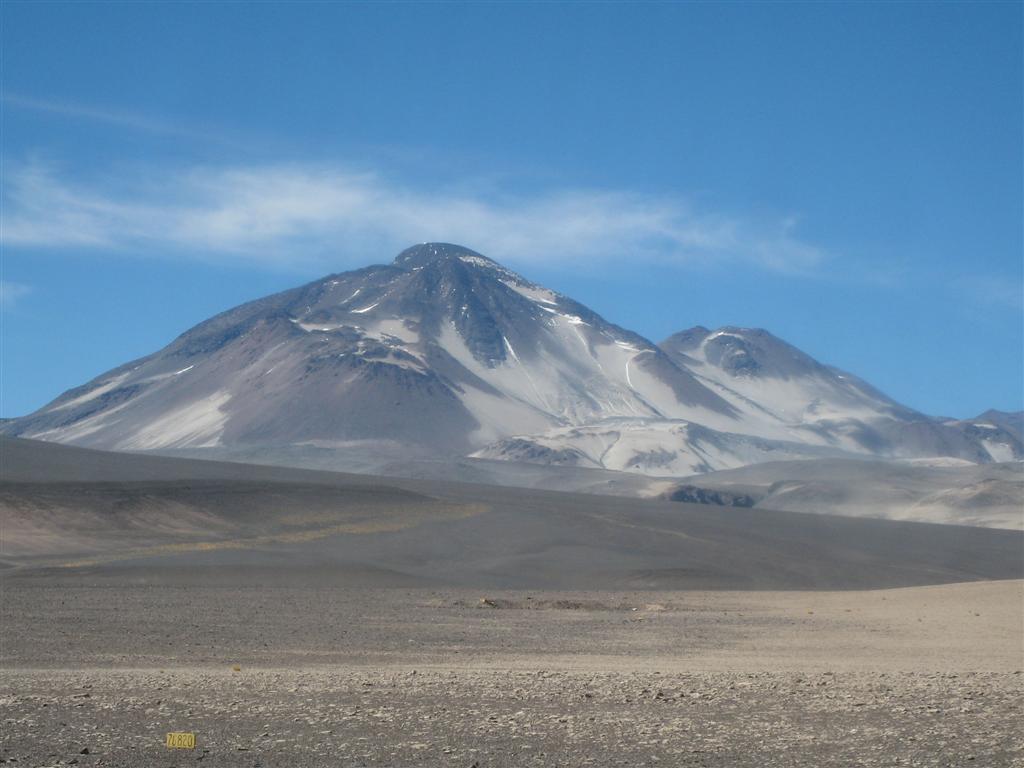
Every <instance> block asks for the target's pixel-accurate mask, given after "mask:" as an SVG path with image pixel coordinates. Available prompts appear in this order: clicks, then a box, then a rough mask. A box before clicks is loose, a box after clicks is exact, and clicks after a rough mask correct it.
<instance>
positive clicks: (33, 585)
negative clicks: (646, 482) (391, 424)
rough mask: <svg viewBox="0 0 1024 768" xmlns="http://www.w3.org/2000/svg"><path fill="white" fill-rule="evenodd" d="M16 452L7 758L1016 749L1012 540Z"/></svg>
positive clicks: (987, 754) (2, 713) (8, 516)
mask: <svg viewBox="0 0 1024 768" xmlns="http://www.w3.org/2000/svg"><path fill="white" fill-rule="evenodd" d="M3 449H4V456H5V464H4V484H3V489H2V491H3V511H4V512H3V514H4V517H3V525H4V536H3V541H4V563H5V565H6V568H5V570H4V571H3V578H2V583H3V590H2V616H0V618H2V634H0V640H2V644H3V648H2V663H3V679H4V681H5V685H4V690H3V692H2V697H0V717H2V722H3V735H2V745H0V758H2V759H3V760H4V761H5V762H10V763H11V764H12V765H32V766H49V765H82V766H85V765H104V766H141V765H145V766H150V765H155V766H156V765H165V766H180V765H186V764H191V763H193V762H194V761H201V762H203V763H204V764H210V765H225V766H257V765H259V766H334V765H365V766H406V765H424V766H433V765H437V766H449V765H451V766H465V767H466V768H469V767H470V766H473V765H474V764H475V765H477V766H479V767H480V768H483V766H517V765H544V766H548V765H663V766H664V765H705V766H748V765H749V766H762V765H780V766H781V765H787V766H788V765H793V766H804V765H814V766H840V765H842V766H849V765H919V766H926V765H927V766H932V765H934V766H948V765H985V766H1014V765H1021V764H1022V761H1024V735H1022V730H1021V728H1020V722H1021V717H1022V714H1024V712H1022V703H1024V679H1022V674H1021V671H1022V668H1024V661H1022V650H1024V649H1022V639H1021V637H1022V636H1021V628H1022V622H1024V616H1022V604H1024V582H1022V581H1021V578H1022V573H1021V568H1022V564H1021V551H1022V546H1024V538H1022V534H1021V533H1020V532H1019V531H1009V530H993V529H980V528H977V529H976V528H959V527H955V526H939V525H925V524H920V523H899V522H891V521H880V520H865V519H849V518H839V517H828V516H822V515H799V514H795V513H774V512H770V511H766V510H743V509H728V508H715V507H707V506H699V505H689V504H673V503H669V502H658V501H636V500H630V499H622V498H612V497H600V496H585V495H580V494H558V493H551V492H540V491H527V490H522V489H498V488H491V487H487V486H472V485H460V484H454V483H447V484H446V483H436V482H429V481H412V480H393V481H392V480H383V479H380V478H368V477H358V476H348V475H331V474H328V473H317V472H303V471H298V470H285V469H273V468H267V467H259V468H256V467H247V466H244V465H232V464H215V463H209V462H188V461H182V460H168V459H162V458H157V457H145V456H112V455H110V454H104V453H101V452H88V451H78V450H76V449H70V448H63V447H60V446H47V445H41V444H38V443H32V442H30V441H5V444H4V446H3ZM80 475H81V476H80ZM83 476H87V477H89V478H91V479H89V480H85V479H83ZM167 509H174V510H175V515H174V516H173V518H174V519H175V520H177V521H178V523H176V525H175V527H173V528H166V529H162V528H159V527H154V526H153V520H154V519H156V518H157V517H160V516H161V515H160V513H161V511H162V510H164V511H165V510H167ZM163 517H164V518H165V519H166V518H168V516H167V515H163ZM171 731H188V732H192V733H195V735H196V742H197V744H196V749H195V750H194V751H193V750H168V749H167V748H166V747H165V746H164V737H165V735H166V733H167V732H171Z"/></svg>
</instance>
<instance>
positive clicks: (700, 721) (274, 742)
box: [0, 667, 1024, 768]
mask: <svg viewBox="0 0 1024 768" xmlns="http://www.w3.org/2000/svg"><path fill="white" fill-rule="evenodd" d="M5 680H6V682H7V683H8V685H7V690H8V691H10V693H8V694H6V695H4V696H2V697H0V722H2V723H3V728H2V732H3V741H2V746H0V758H2V759H3V760H4V761H5V762H8V763H12V764H15V765H56V764H72V760H69V759H68V757H66V755H67V756H69V752H70V753H71V754H74V753H76V752H78V750H77V749H75V750H69V749H67V748H63V749H62V748H61V745H68V744H73V743H75V742H76V741H77V743H78V744H81V743H82V741H84V740H88V741H89V743H90V744H92V745H94V746H92V747H90V748H87V749H83V750H81V752H78V754H80V755H88V756H89V757H88V758H82V759H81V760H79V762H78V763H77V764H99V762H100V761H101V760H102V764H103V765H105V766H108V767H109V768H117V767H118V766H126V767H127V766H137V765H171V764H177V765H181V761H180V757H179V758H178V760H177V761H176V760H175V759H174V758H173V757H171V756H169V754H168V752H167V750H166V748H165V747H164V744H163V737H164V734H165V733H166V732H167V731H169V730H192V731H194V732H195V733H196V735H197V740H198V742H199V743H200V744H201V746H202V751H200V752H199V754H197V755H190V756H189V757H188V759H189V760H192V759H201V760H203V761H204V765H216V766H247V767H251V766H254V765H256V764H262V765H280V764H284V762H283V761H286V762H287V764H288V765H290V766H296V768H302V767H303V766H320V765H326V764H328V762H327V761H332V762H331V763H330V764H346V765H347V764H353V765H367V766H385V765H431V766H432V765H439V766H440V765H445V766H448V765H453V766H458V765H465V766H471V765H474V764H476V765H478V766H485V765H486V766H522V765H537V766H550V765H588V766H639V765H647V766H655V765H662V766H668V765H671V766H711V767H713V766H723V768H724V766H736V767H737V768H744V767H745V766H750V767H751V768H753V767H754V766H775V765H779V766H782V765H786V766H791V765H815V766H821V767H822V768H825V767H826V766H849V765H857V766H881V765H885V766H893V765H900V766H916V767H917V768H926V767H927V766H948V765H959V764H964V763H966V762H968V761H970V762H973V763H975V764H978V765H985V766H992V767H993V768H1000V767H1001V766H1007V768H1009V766H1015V765H1020V764H1021V760H1024V733H1022V732H1021V729H1020V728H1019V723H1020V718H1021V715H1022V714H1024V713H1022V702H1024V696H1022V693H1024V689H1022V684H1021V678H1020V676H1018V675H1013V674H1009V673H963V674H939V673H926V674H923V673H916V674H912V673H888V674H886V673H863V672H860V673H831V672H819V673H814V674H807V673H803V674H797V673H789V674H776V673H749V674H745V673H739V672H719V673H701V674H677V673H664V672H662V673H659V672H657V671H652V672H635V671H633V672H627V671H623V672H607V671H565V670H561V671H553V670H545V669H533V670H515V671H512V670H502V669H493V670H485V671H481V670H464V669H458V668H449V669H443V670H432V671H427V672H424V671H422V670H419V671H417V672H416V673H413V672H412V671H409V670H405V669H400V668H389V667H383V668H376V669H372V670H371V669H353V668H337V667H327V668H323V669H319V670H305V671H271V670H260V671H250V672H249V673H248V674H247V675H246V676H245V677H244V678H240V677H239V676H237V675H231V674H230V673H229V672H224V671H221V670H215V671H195V670H166V671H162V672H159V671H155V670H154V671H128V670H126V671H99V672H97V671H95V670H90V671H81V672H65V671H31V672H19V671H10V670H8V671H6V672H5ZM84 685H91V686H92V689H91V690H92V696H91V697H90V698H89V699H77V698H74V696H73V695H68V693H67V692H68V691H70V690H75V689H79V690H80V689H81V688H82V687H83V686H84ZM93 758H95V760H93ZM84 760H87V761H88V763H85V762H83V761H84Z"/></svg>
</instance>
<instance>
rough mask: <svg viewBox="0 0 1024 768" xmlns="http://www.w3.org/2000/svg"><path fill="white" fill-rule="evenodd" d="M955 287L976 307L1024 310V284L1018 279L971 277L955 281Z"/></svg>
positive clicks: (989, 276)
mask: <svg viewBox="0 0 1024 768" xmlns="http://www.w3.org/2000/svg"><path fill="white" fill-rule="evenodd" d="M954 287H955V288H956V289H958V290H959V292H960V293H961V294H962V295H964V296H966V297H967V298H968V299H969V300H970V301H971V302H972V303H973V304H974V305H975V306H984V307H989V308H994V309H1012V310H1016V311H1018V312H1020V311H1021V310H1024V283H1022V282H1021V279H1020V275H1017V276H1016V277H996V276H993V275H971V276H969V277H963V278H960V279H959V280H956V281H955V285H954Z"/></svg>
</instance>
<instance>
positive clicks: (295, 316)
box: [2, 243, 1024, 476]
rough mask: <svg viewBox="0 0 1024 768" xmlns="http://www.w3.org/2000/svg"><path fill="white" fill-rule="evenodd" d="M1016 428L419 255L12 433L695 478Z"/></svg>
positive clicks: (128, 370)
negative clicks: (947, 412) (374, 451)
mask: <svg viewBox="0 0 1024 768" xmlns="http://www.w3.org/2000/svg"><path fill="white" fill-rule="evenodd" d="M997 421H999V420H998V419H997ZM1004 422H1005V425H1004ZM1011 422H1012V419H1010V420H1003V421H999V423H993V424H989V423H988V422H986V426H985V427H984V428H982V427H979V426H978V424H977V423H975V422H963V423H962V422H948V421H946V422H943V421H940V420H934V419H930V418H929V417H927V416H924V415H923V414H920V413H918V412H917V411H914V410H913V409H910V408H907V407H906V406H903V405H901V404H900V403H897V402H896V401H894V400H892V399H891V398H889V397H887V396H886V395H884V394H883V393H881V392H879V391H878V390H877V389H875V388H874V387H872V386H871V385H869V384H867V383H866V382H863V381H862V380H860V379H859V378H857V377H856V376H854V375H853V374H849V373H846V372H843V371H840V370H839V369H836V368H833V367H830V366H826V365H824V364H822V363H819V362H818V361H816V360H814V359H813V358H812V357H810V356H809V355H807V354H806V353H804V352H802V351H801V350H799V349H797V348H796V347H793V346H792V345H789V344H788V343H787V342H785V341H783V340H781V339H779V338H777V337H775V336H774V335H772V334H771V333H770V332H768V331H766V330H764V329H746V328H738V327H733V326H726V327H723V328H720V329H716V330H713V331H712V330H709V329H707V328H704V327H702V326H696V327H694V328H690V329H687V330H685V331H681V332H679V333H677V334H673V335H672V336H670V337H669V338H668V339H665V340H664V341H663V342H662V343H661V344H656V343H654V342H653V341H651V340H649V339H647V338H645V337H644V336H642V335H640V334H638V333H635V332H633V331H631V330H629V329H626V328H623V327H621V326H618V325H616V324H614V323H611V322H609V321H607V320H605V319H604V318H603V317H601V316H600V315H599V314H598V313H596V312H594V311H593V310H591V309H590V308H588V307H586V306H585V305H583V304H581V303H579V302H577V301H575V300H573V299H572V298H570V297H568V296H565V295H563V294H560V293H557V292H555V291H551V290H550V289H547V288H545V287H543V286H541V285H539V284H536V283H533V282H531V281H529V280H528V279H526V278H525V277H523V276H521V275H519V274H518V273H516V272H514V271H512V270H510V269H508V268H506V267H504V266H502V265H501V264H499V263H498V262H495V261H493V260H492V259H489V258H487V257H486V256H484V255H482V254H480V253H477V252H476V251H472V250H470V249H468V248H464V247H462V246H458V245H453V244H450V243H424V244H420V245H417V246H413V247H411V248H408V249H406V250H404V251H402V252H401V253H400V254H398V255H397V256H396V257H395V259H394V260H393V261H392V262H391V263H390V264H379V265H371V266H367V267H363V268H360V269H356V270H352V271H348V272H341V273H335V274H331V275H327V276H326V277H324V278H321V279H319V280H314V281H312V282H309V283H306V284H304V285H301V286H298V287H296V288H293V289H289V290H286V291H282V292H279V293H276V294H273V295H270V296H266V297H263V298H261V299H256V300H254V301H251V302H247V303H244V304H242V305H239V306H237V307H234V308H232V309H229V310H226V311H225V312H222V313H219V314H218V315H215V316H214V317H212V318H210V319H208V320H206V321H204V322H202V323H199V324H198V325H196V326H194V327H193V328H191V329H189V330H187V331H185V332H184V333H182V334H181V335H179V336H178V337H177V338H175V339H174V340H173V341H172V342H171V343H170V344H168V345H167V346H165V347H164V348H163V349H161V350H158V351H157V352H155V353H153V354H151V355H148V356H146V357H143V358H139V359H138V360H135V361H131V362H129V363H126V364H124V365H122V366H119V367H117V368H114V369H112V370H111V371H109V372H107V373H105V374H102V375H101V376H99V377H96V378H95V379H93V380H92V381H90V382H88V383H86V384H84V385H82V386H80V387H76V388H73V389H71V390H68V391H67V392H65V393H64V394H62V395H61V396H60V397H58V398H56V399H55V400H54V401H53V402H51V403H49V404H48V405H46V406H44V407H43V408H41V409H39V410H38V411H36V412H35V413H33V414H30V415H28V416H26V417H22V418H20V419H15V420H12V421H11V422H8V423H6V424H4V425H3V427H2V429H3V431H4V432H5V433H7V434H11V435H17V436H23V437H30V438H35V439H42V440H52V441H56V442H66V443H72V444H76V445H82V446H86V447H95V448H103V449H112V450H134V451H138V450H169V449H213V448H217V447H223V446H254V447H255V446H264V447H265V446H270V445H280V446H285V445H302V444H309V445H320V446H334V447H337V448H338V449H339V450H359V449H360V446H364V447H365V446H371V445H373V444H381V443H386V444H388V445H392V446H397V447H398V449H400V450H404V451H406V452H407V453H408V454H409V455H410V456H414V455H415V456H428V455H433V456H449V457H460V456H467V455H469V456H475V457H482V458H494V459H505V460H509V459H511V460H515V461H528V462H535V463H566V464H576V465H578V466H593V467H601V468H607V469H626V470H629V471H635V472H642V473H646V474H655V475H659V474H666V475H678V476H685V475H690V474H693V473H694V472H705V471H712V470H716V469H723V468H731V467H736V466H743V465H745V464H750V463H757V462H759V461H765V460H769V459H791V458H812V457H819V456H833V457H842V456H849V455H870V456H875V457H899V458H916V457H930V456H951V457H954V458H959V459H966V460H969V461H974V462H988V461H993V460H1015V459H1018V458H1020V457H1021V456H1022V455H1024V448H1022V446H1021V439H1020V436H1019V435H1015V434H1014V433H1013V431H1012V423H1011ZM1007 425H1008V426H1007Z"/></svg>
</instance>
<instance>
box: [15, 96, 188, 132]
mask: <svg viewBox="0 0 1024 768" xmlns="http://www.w3.org/2000/svg"><path fill="white" fill-rule="evenodd" d="M0 103H3V105H4V106H5V107H12V108H15V109H22V110H27V111H30V112H41V113H45V114H49V115H54V116H58V117H65V118H71V119H74V120H89V121H93V122H100V123H107V124H108V125H116V126H119V127H122V128H130V129H133V130H137V131H147V132H149V133H165V134H174V135H179V136H195V137H199V136H200V134H197V133H196V132H195V131H191V130H189V129H187V128H185V127H183V126H180V125H175V124H174V123H172V122H169V121H166V120H159V119H156V118H153V117H148V116H145V115H141V114H136V113H134V112H128V111H125V110H121V109H109V108H103V107H95V106H87V105H83V104H76V103H73V102H63V101H50V100H46V99H35V98H31V97H29V96H22V95H20V94H17V93H12V92H10V91H8V92H6V93H4V94H3V95H2V96H0Z"/></svg>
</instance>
